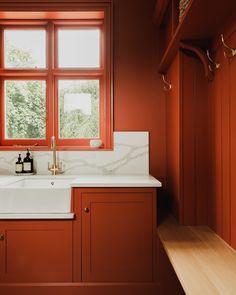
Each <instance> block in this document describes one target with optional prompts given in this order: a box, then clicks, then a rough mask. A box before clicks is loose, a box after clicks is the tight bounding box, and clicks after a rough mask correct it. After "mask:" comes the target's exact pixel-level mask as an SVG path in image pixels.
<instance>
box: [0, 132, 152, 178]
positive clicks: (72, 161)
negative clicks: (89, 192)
mask: <svg viewBox="0 0 236 295" xmlns="http://www.w3.org/2000/svg"><path fill="white" fill-rule="evenodd" d="M148 135H149V134H148V132H114V150H112V151H59V152H58V153H57V155H58V160H59V161H61V162H62V165H63V170H64V171H65V172H64V174H68V175H76V174H91V175H92V174H117V175H120V174H136V175H142V174H149V136H148ZM19 153H21V152H17V151H14V152H8V151H2V152H0V175H9V174H11V175H12V174H14V172H15V162H16V160H17V157H18V154H19ZM22 154H24V153H22ZM32 155H33V159H34V167H35V170H36V172H37V174H40V175H48V174H50V172H49V171H48V162H50V163H51V162H52V152H51V151H46V152H45V151H44V152H39V151H35V152H32Z"/></svg>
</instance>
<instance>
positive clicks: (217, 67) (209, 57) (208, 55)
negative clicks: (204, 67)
mask: <svg viewBox="0 0 236 295" xmlns="http://www.w3.org/2000/svg"><path fill="white" fill-rule="evenodd" d="M206 54H207V57H208V59H209V61H210V64H209V70H210V71H211V72H214V71H215V70H217V69H219V67H220V64H219V63H218V62H215V61H214V60H213V59H212V58H211V56H210V51H209V50H208V49H207V52H206ZM212 65H213V66H214V68H213V67H212Z"/></svg>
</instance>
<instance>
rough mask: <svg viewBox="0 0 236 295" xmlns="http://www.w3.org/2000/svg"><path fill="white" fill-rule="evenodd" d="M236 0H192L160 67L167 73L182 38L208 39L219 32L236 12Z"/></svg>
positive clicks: (161, 71) (160, 70)
mask: <svg viewBox="0 0 236 295" xmlns="http://www.w3.org/2000/svg"><path fill="white" fill-rule="evenodd" d="M157 1H159V0H157ZM235 9H236V1H235V0H227V1H224V2H223V3H222V1H215V0H207V1H206V0H192V1H190V4H189V6H188V8H187V10H186V12H185V14H184V16H183V18H182V20H181V22H180V23H179V24H178V26H177V28H176V30H175V32H174V34H173V36H172V38H171V40H170V42H169V44H168V46H167V48H166V50H165V51H164V54H163V56H162V59H161V62H160V65H159V69H158V71H159V72H160V73H165V72H166V70H167V69H168V67H169V65H170V63H171V61H172V59H173V58H174V56H175V54H176V52H177V50H178V49H179V45H180V41H182V40H206V39H210V38H211V37H213V36H214V35H215V34H217V33H219V29H220V27H222V25H223V24H225V23H226V22H227V20H228V18H229V17H230V16H231V15H232V14H233V13H235Z"/></svg>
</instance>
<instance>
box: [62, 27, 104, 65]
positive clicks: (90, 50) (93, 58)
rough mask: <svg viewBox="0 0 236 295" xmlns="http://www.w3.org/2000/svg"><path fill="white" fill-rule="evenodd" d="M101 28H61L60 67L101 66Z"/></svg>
mask: <svg viewBox="0 0 236 295" xmlns="http://www.w3.org/2000/svg"><path fill="white" fill-rule="evenodd" d="M100 35H101V34H100V30H99V29H94V28H93V29H84V28H79V29H69V28H68V29H59V30H58V67H59V68H99V67H100V59H101V58H100V43H101V42H100Z"/></svg>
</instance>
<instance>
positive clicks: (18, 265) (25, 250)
mask: <svg viewBox="0 0 236 295" xmlns="http://www.w3.org/2000/svg"><path fill="white" fill-rule="evenodd" d="M0 261H1V263H0V282H27V283H32V282H69V281H72V222H71V221H29V220H28V221H22V220H21V221H20V220H18V221H1V223H0Z"/></svg>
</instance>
